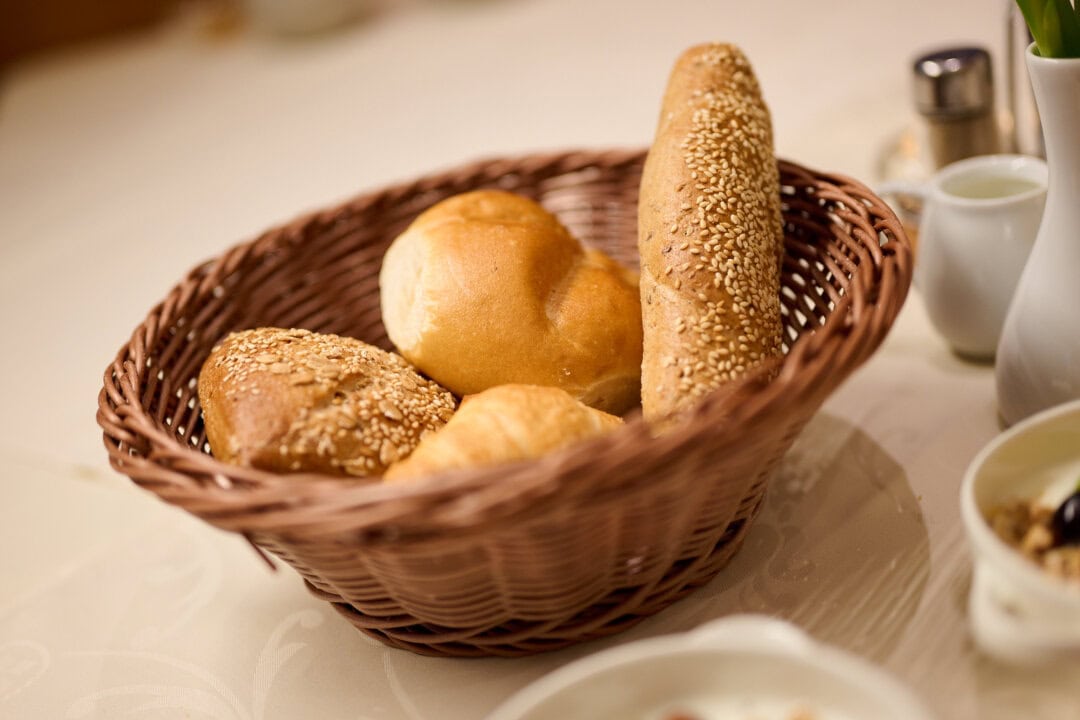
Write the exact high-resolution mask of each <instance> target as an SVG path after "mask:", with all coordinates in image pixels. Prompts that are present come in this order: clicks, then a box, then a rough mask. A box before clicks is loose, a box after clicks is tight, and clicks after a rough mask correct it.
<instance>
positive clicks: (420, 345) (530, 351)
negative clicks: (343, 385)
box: [379, 191, 641, 413]
mask: <svg viewBox="0 0 1080 720" xmlns="http://www.w3.org/2000/svg"><path fill="white" fill-rule="evenodd" d="M379 285H380V291H381V294H382V310H383V320H384V324H385V325H386V330H387V334H388V335H389V336H390V339H391V340H392V341H393V343H394V345H395V346H396V347H397V348H398V350H399V351H400V352H401V354H402V355H404V356H405V357H406V358H407V359H408V360H409V361H410V362H412V363H413V364H414V365H416V366H417V367H418V368H420V369H421V370H422V371H423V372H424V373H426V374H427V375H429V376H430V377H432V378H434V379H435V380H437V381H438V382H439V383H441V384H442V385H443V386H445V387H447V388H449V389H450V390H452V391H453V392H454V393H456V394H458V395H468V394H474V393H478V392H480V391H482V390H485V389H486V388H489V387H493V386H496V385H505V384H508V383H525V384H533V385H549V386H553V387H561V388H563V389H565V390H566V391H567V392H569V393H570V394H571V395H573V396H574V397H576V398H578V399H580V400H581V401H582V402H585V403H586V404H588V405H591V406H593V407H597V408H600V409H603V410H607V411H610V412H615V413H621V412H624V411H626V410H628V409H629V408H630V407H632V406H634V405H636V404H637V402H638V397H639V388H640V373H641V306H640V299H639V295H638V289H637V278H636V273H634V272H632V271H628V270H627V269H625V268H623V267H622V266H620V265H618V263H616V262H615V261H614V260H612V259H610V258H608V257H607V256H605V255H604V254H603V253H601V252H599V251H596V250H585V249H584V248H583V247H582V246H581V243H579V242H578V241H577V240H576V239H574V238H573V237H572V236H571V235H570V233H569V232H567V230H566V228H564V227H563V226H562V224H561V223H559V221H558V220H557V219H556V218H555V216H553V215H552V214H551V213H549V212H547V211H546V210H544V209H543V208H542V207H541V206H540V205H538V204H537V203H535V202H533V201H531V200H529V199H527V198H524V197H520V196H517V195H513V194H511V193H506V192H499V191H477V192H470V193H465V194H463V195H458V196H455V197H452V198H449V199H447V200H444V201H442V202H440V203H438V204H437V205H435V206H433V207H432V208H430V209H428V210H427V211H425V212H424V213H423V214H421V215H420V216H419V217H418V218H417V219H416V220H415V221H414V222H413V223H412V225H410V226H409V228H408V229H407V230H406V231H405V232H404V233H403V234H402V235H401V236H399V237H398V238H397V239H396V240H395V241H394V243H393V244H392V245H391V247H390V249H389V250H388V251H387V253H386V256H385V258H384V260H383V266H382V271H381V273H380V275H379Z"/></svg>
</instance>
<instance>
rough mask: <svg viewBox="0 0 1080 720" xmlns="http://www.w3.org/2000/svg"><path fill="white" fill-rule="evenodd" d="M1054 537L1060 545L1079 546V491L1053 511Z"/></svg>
mask: <svg viewBox="0 0 1080 720" xmlns="http://www.w3.org/2000/svg"><path fill="white" fill-rule="evenodd" d="M1052 522H1053V527H1054V537H1056V538H1057V541H1058V543H1059V544H1061V545H1080V490H1078V491H1077V492H1074V493H1073V494H1072V495H1070V496H1069V497H1067V498H1066V499H1065V502H1063V503H1061V505H1060V506H1058V509H1057V510H1055V511H1054V519H1053V521H1052Z"/></svg>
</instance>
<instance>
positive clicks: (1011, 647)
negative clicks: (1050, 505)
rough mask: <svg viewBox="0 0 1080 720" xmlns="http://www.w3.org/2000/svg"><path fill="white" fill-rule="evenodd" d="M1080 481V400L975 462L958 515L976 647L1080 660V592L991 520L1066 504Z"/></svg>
mask: <svg viewBox="0 0 1080 720" xmlns="http://www.w3.org/2000/svg"><path fill="white" fill-rule="evenodd" d="M1078 479H1080V401H1075V402H1070V403H1066V404H1064V405H1059V406H1057V407H1054V408H1051V409H1049V410H1046V411H1044V412H1041V413H1039V414H1037V415H1034V416H1032V417H1030V418H1028V419H1027V420H1025V421H1024V422H1021V423H1019V424H1017V425H1016V426H1014V427H1013V428H1011V429H1010V430H1009V431H1008V432H1005V433H1003V434H1001V435H999V436H998V437H997V438H995V439H994V440H993V441H992V442H991V443H990V444H989V445H987V446H986V447H985V448H983V450H982V451H981V452H980V453H979V454H978V455H977V456H976V457H975V459H974V460H972V462H971V465H970V466H969V467H968V469H967V473H966V474H965V476H964V482H963V485H962V486H961V490H960V511H961V516H962V517H963V521H964V527H965V529H966V530H967V536H968V540H969V542H970V543H971V548H972V551H973V555H974V562H975V568H974V575H973V577H972V585H971V594H970V597H969V604H968V612H969V616H970V621H971V629H972V635H973V636H974V639H975V642H976V644H977V645H978V646H979V648H981V649H982V650H983V651H984V652H986V653H987V654H989V655H991V656H993V657H995V658H998V659H1000V660H1004V661H1008V662H1016V663H1030V662H1038V661H1050V660H1060V659H1063V658H1072V659H1075V660H1080V586H1078V585H1077V584H1076V583H1068V582H1065V581H1064V580H1061V579H1060V578H1056V577H1054V576H1052V575H1050V574H1048V573H1046V572H1044V571H1043V570H1042V569H1041V568H1039V567H1038V566H1037V565H1036V564H1035V563H1033V562H1031V561H1030V560H1028V559H1027V558H1025V557H1023V556H1022V555H1021V554H1020V553H1019V552H1018V551H1017V550H1015V549H1014V548H1012V547H1010V546H1009V545H1008V544H1006V543H1005V542H1004V541H1002V540H1001V539H1000V538H998V536H997V535H996V534H995V533H994V531H993V530H992V529H991V528H990V525H989V524H988V523H987V520H986V517H987V513H989V511H990V510H991V509H993V508H994V507H995V506H997V505H1000V504H1001V503H1003V502H1007V501H1008V500H1010V499H1013V498H1017V497H1020V498H1035V497H1038V496H1040V495H1043V494H1044V493H1048V494H1050V495H1052V496H1056V497H1057V498H1058V499H1063V498H1064V497H1066V496H1067V495H1068V494H1069V493H1070V491H1071V488H1074V487H1075V484H1076V482H1077V480H1078Z"/></svg>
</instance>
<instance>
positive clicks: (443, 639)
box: [98, 151, 911, 656]
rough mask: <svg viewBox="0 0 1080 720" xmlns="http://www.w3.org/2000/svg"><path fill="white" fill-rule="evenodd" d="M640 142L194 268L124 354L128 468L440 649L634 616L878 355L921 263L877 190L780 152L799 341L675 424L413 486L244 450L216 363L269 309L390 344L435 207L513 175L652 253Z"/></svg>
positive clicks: (351, 614) (707, 548)
mask: <svg viewBox="0 0 1080 720" xmlns="http://www.w3.org/2000/svg"><path fill="white" fill-rule="evenodd" d="M643 159H644V153H643V152H641V151H608V152H572V153H560V154H549V155H533V156H526V157H519V158H508V159H497V160H490V161H484V162H478V163H474V164H470V165H468V166H465V167H461V168H458V169H456V170H453V171H449V172H444V173H441V174H438V175H433V176H430V177H425V178H422V179H420V180H417V181H415V182H411V183H407V184H402V185H398V186H395V187H390V188H387V189H384V190H381V191H378V192H374V193H370V194H366V195H363V196H360V197H358V198H356V199H354V200H352V201H349V202H347V203H345V204H343V205H341V206H338V207H335V208H332V209H329V210H326V211H323V212H318V213H315V214H312V215H309V216H306V217H303V218H301V219H299V220H297V221H295V222H293V223H291V224H288V225H286V226H283V227H279V228H276V229H274V230H271V231H269V232H267V233H265V234H263V235H262V236H260V237H258V238H256V239H255V240H253V241H251V242H249V243H245V244H242V245H239V246H237V247H234V248H233V249H231V250H229V251H228V252H226V253H225V254H223V255H222V256H220V257H218V258H216V259H214V260H212V261H209V262H207V263H205V264H203V265H200V266H199V267H197V268H195V269H194V270H192V271H191V273H190V274H188V276H187V277H186V278H184V280H183V281H182V282H180V284H179V285H177V286H176V287H175V288H174V289H173V290H172V292H170V293H169V295H168V296H167V297H166V298H165V300H164V301H162V302H161V303H160V304H159V305H158V306H156V307H155V308H153V309H152V310H151V311H150V313H149V315H148V316H147V318H146V320H145V321H144V322H143V324H142V325H140V326H139V327H138V328H137V329H136V330H135V332H134V334H133V336H132V338H131V340H130V342H129V343H128V344H126V345H125V346H124V347H123V348H122V349H121V350H120V352H119V354H118V356H117V358H116V360H115V361H114V362H113V363H112V364H111V365H110V366H109V367H108V368H107V369H106V372H105V378H104V388H103V389H102V391H101V394H100V397H99V411H98V422H99V424H100V425H101V426H102V428H103V429H104V432H105V445H106V448H107V449H108V452H109V456H110V460H111V462H112V465H113V467H115V468H116V469H117V470H118V471H119V472H121V473H124V474H126V475H128V476H129V477H131V479H132V480H133V481H135V482H136V483H137V484H138V485H140V486H141V487H143V488H145V489H147V490H150V491H152V492H154V493H156V494H157V495H158V496H159V497H160V498H162V499H163V500H165V501H166V502H169V503H171V504H174V505H176V506H179V507H181V508H184V509H185V510H187V511H189V512H191V513H193V514H195V515H197V516H198V517H200V518H202V519H203V520H205V521H206V522H208V523H211V524H212V525H215V526H217V527H219V528H223V529H225V530H230V531H235V532H238V533H242V534H243V535H244V536H245V537H247V538H248V539H249V540H250V541H251V542H252V543H253V544H254V545H255V546H256V547H258V548H261V549H262V550H265V551H268V552H269V553H272V554H273V555H276V556H277V557H279V558H281V559H282V560H284V561H285V562H287V563H288V564H290V565H291V566H293V567H294V568H295V569H296V570H297V571H298V572H299V573H300V574H301V575H302V576H303V577H304V579H305V581H306V583H307V584H308V587H309V588H310V589H311V590H312V592H314V593H315V595H317V596H318V597H320V598H323V599H325V600H327V601H329V602H331V603H332V604H333V605H334V607H335V608H336V609H337V610H338V611H339V612H340V613H342V615H344V616H345V617H346V618H348V620H349V621H350V622H352V624H353V625H355V626H356V627H357V628H359V629H360V630H362V631H363V632H366V633H368V634H370V635H372V636H375V637H377V638H379V639H380V640H382V641H383V642H385V643H387V644H389V645H392V646H395V647H402V648H407V649H410V650H413V651H416V652H420V653H425V654H436V655H448V656H474V655H507V656H513V655H522V654H527V653H534V652H540V651H545V650H551V649H555V648H559V647H563V646H565V645H568V644H571V643H574V642H580V641H583V640H588V639H591V638H596V637H601V636H604V635H608V634H611V633H614V632H618V631H620V630H622V629H625V628H627V627H629V626H630V625H632V624H633V623H635V622H637V621H638V620H640V619H642V618H644V617H647V616H648V615H650V614H652V613H655V612H657V611H659V610H661V609H663V608H664V607H666V606H667V605H669V604H670V603H672V602H673V601H675V600H676V599H678V598H679V597H681V596H683V595H685V594H686V593H687V592H689V591H690V590H692V589H693V588H695V587H697V586H699V585H701V584H703V583H705V582H706V581H708V580H710V579H711V578H712V577H713V576H714V575H715V574H716V573H717V571H718V570H720V568H722V567H723V566H724V564H725V563H727V562H728V560H729V559H730V558H731V557H732V555H734V553H735V552H736V551H737V550H738V548H739V546H740V545H741V543H742V540H743V537H744V535H745V533H746V532H747V530H748V529H749V527H750V524H751V521H752V520H753V518H754V516H755V514H756V513H757V511H758V509H759V507H760V505H761V502H762V498H763V495H764V492H765V485H766V478H767V476H768V474H769V471H770V470H771V469H772V467H773V466H774V465H775V464H776V463H777V461H778V460H779V459H780V457H781V456H782V455H783V453H784V452H785V451H786V450H787V448H788V447H789V446H790V444H791V443H792V441H793V440H794V438H795V436H796V435H797V434H798V433H799V431H800V430H801V429H802V427H803V426H804V425H805V423H806V422H807V421H808V420H809V418H810V417H811V416H812V415H813V413H814V412H816V410H817V409H818V408H819V407H820V405H821V403H822V402H823V401H824V400H825V398H826V397H827V396H828V394H829V393H830V392H831V391H832V390H833V389H835V388H836V386H837V385H838V384H839V383H840V382H841V381H842V380H843V379H844V378H845V377H846V376H847V375H848V374H849V373H850V372H851V371H852V370H853V369H854V368H855V367H857V366H858V365H859V364H860V363H862V362H863V361H864V360H866V358H867V357H869V356H870V354H871V353H872V352H873V351H874V350H875V349H876V348H877V346H878V345H879V343H880V342H881V340H882V339H883V338H884V336H885V334H886V332H887V331H888V328H889V326H890V325H891V323H892V321H893V319H894V318H895V316H896V314H897V313H898V312H899V310H900V307H901V305H902V304H903V301H904V298H905V296H906V293H907V290H908V286H909V284H910V279H911V254H910V250H909V247H908V244H907V240H906V239H905V237H904V235H903V231H902V230H901V227H900V224H899V222H898V221H897V220H896V218H895V216H894V215H893V213H892V212H891V211H890V210H889V208H888V207H887V206H886V205H885V204H884V203H882V202H881V201H880V200H879V199H878V198H876V197H875V196H874V195H872V194H871V193H870V192H869V191H868V190H867V189H866V188H865V187H864V186H862V185H861V184H859V183H857V182H855V181H852V180H849V179H846V178H842V177H838V176H832V175H825V174H819V173H813V172H810V171H808V170H806V169H804V168H801V167H799V166H797V165H794V164H792V163H788V162H783V161H781V163H780V172H781V183H782V185H783V196H784V197H783V201H784V219H785V225H786V231H785V232H786V247H787V256H786V259H785V261H784V268H783V280H782V288H783V289H782V305H783V313H784V323H785V333H786V343H785V344H786V348H787V353H786V355H785V356H784V359H783V362H782V363H781V364H780V366H779V368H778V370H777V369H775V368H774V370H776V372H774V373H771V374H772V375H774V376H775V377H773V379H772V380H770V381H765V380H764V379H761V378H750V379H748V380H747V381H745V382H743V383H741V384H739V385H738V386H737V387H736V388H734V389H733V390H729V391H728V392H725V393H722V394H721V393H716V394H714V395H712V396H710V397H709V398H707V399H706V400H705V401H704V402H702V403H701V404H700V405H699V406H698V407H696V408H695V410H694V412H693V413H692V414H691V415H690V416H689V417H688V418H686V419H685V420H684V421H681V422H680V424H679V425H678V426H677V427H675V428H673V429H672V430H671V431H670V432H668V433H667V434H665V435H663V436H661V437H658V438H653V437H651V435H650V433H649V431H648V428H647V427H646V425H645V423H644V422H643V421H642V420H641V419H640V417H639V416H635V417H633V418H631V419H629V421H628V423H627V424H626V426H625V427H623V428H621V429H620V430H618V431H617V432H614V433H612V434H610V435H608V436H605V437H601V438H597V439H595V440H593V441H590V442H587V443H585V444H582V445H578V446H575V447H572V448H568V449H567V450H565V451H562V452H558V453H553V454H551V455H549V456H546V457H543V458H541V459H539V460H535V461H530V462H522V463H516V464H513V465H507V466H502V467H497V468H486V469H472V470H463V471H457V472H453V473H448V474H446V475H443V476H440V477H438V478H436V479H433V480H431V481H429V482H423V483H417V484H413V485H408V484H406V485H393V486H384V485H378V484H376V485H357V484H353V483H347V482H346V483H343V482H342V481H341V480H340V479H335V478H329V477H325V476H319V475H303V476H296V475H292V476H279V475H274V474H272V473H267V472H263V471H259V470H254V469H250V468H241V467H235V466H230V465H225V464H223V463H220V462H218V461H217V460H215V459H214V458H213V457H212V456H211V455H210V454H209V448H208V447H207V445H206V442H205V436H204V431H203V426H202V419H201V413H200V408H199V404H198V397H197V394H196V385H195V382H196V377H197V376H198V372H199V369H200V366H201V364H202V362H203V360H204V359H205V358H206V356H207V355H208V354H209V352H210V349H211V348H212V347H213V345H214V344H215V343H216V342H217V341H219V340H220V339H221V338H222V337H223V336H224V335H225V334H226V333H228V332H230V331H232V330H236V329H242V328H248V327H257V326H265V325H273V326H282V327H304V328H308V329H311V330H316V331H320V332H332V333H338V334H343V335H351V336H354V337H357V338H360V339H362V340H365V341H367V342H370V343H373V344H375V345H379V346H380V347H383V348H389V347H390V345H389V341H388V340H387V337H386V333H385V330H384V328H383V326H382V321H381V318H380V313H379V299H378V298H379V296H378V273H379V266H380V262H381V259H382V255H383V253H384V251H385V250H386V248H387V246H388V245H389V243H390V242H391V241H392V240H393V239H394V237H396V236H397V234H398V233H400V232H401V231H402V230H403V229H404V228H405V227H406V226H407V225H408V223H409V222H410V221H411V220H412V219H413V218H414V217H415V216H416V215H417V214H418V213H419V212H421V211H422V210H424V209H426V208H427V207H429V206H430V205H432V204H433V203H435V202H437V201H439V200H441V199H443V198H445V197H448V196H450V195H453V194H455V193H459V192H464V191H467V190H473V189H478V188H491V187H497V188H502V189H505V190H510V191H513V192H517V193H521V194H523V195H527V196H529V197H532V198H534V199H536V200H539V201H540V202H541V203H542V204H543V205H545V206H546V207H547V208H548V209H549V210H552V211H553V212H555V213H556V214H557V215H558V216H559V217H560V219H561V220H562V221H563V222H564V223H565V224H566V225H567V227H568V228H569V229H570V230H571V232H573V233H574V234H575V235H576V236H577V237H579V238H581V239H582V240H584V241H585V242H586V243H588V244H591V245H593V246H596V247H599V248H601V249H604V250H606V251H607V252H609V253H610V254H612V255H613V256H614V257H616V258H617V259H619V260H621V261H623V262H625V263H627V264H629V265H636V263H637V243H636V236H637V193H638V184H639V181H640V176H641V166H642V162H643Z"/></svg>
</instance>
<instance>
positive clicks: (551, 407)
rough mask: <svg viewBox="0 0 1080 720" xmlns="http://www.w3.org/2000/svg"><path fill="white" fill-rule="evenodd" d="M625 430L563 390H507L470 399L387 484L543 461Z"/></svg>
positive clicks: (422, 443)
mask: <svg viewBox="0 0 1080 720" xmlns="http://www.w3.org/2000/svg"><path fill="white" fill-rule="evenodd" d="M621 424H622V420H621V419H620V418H618V417H615V416H614V415H609V414H607V413H605V412H601V411H600V410H595V409H593V408H590V407H588V406H587V405H583V404H581V403H580V402H578V401H577V400H575V399H574V398H572V397H570V395H569V394H567V393H566V391H564V390H560V389H558V388H552V387H540V386H536V385H501V386H499V387H493V388H490V389H488V390H485V391H484V392H482V393H480V394H478V395H470V396H468V397H466V398H465V399H464V400H463V401H462V403H461V408H460V409H459V410H458V411H457V413H456V414H455V415H454V417H453V418H451V419H450V422H448V423H447V424H446V426H445V427H443V429H442V430H439V431H438V432H434V433H431V434H430V435H427V436H425V437H424V439H423V440H421V441H420V444H419V445H418V446H417V447H416V450H414V451H413V454H412V455H410V456H409V457H408V458H406V459H405V460H402V461H401V462H399V463H397V464H395V465H393V466H392V467H391V468H390V470H389V471H387V473H386V480H387V481H390V482H398V481H405V480H412V479H414V478H417V477H421V476H423V475H429V474H431V473H435V472H439V471H442V470H451V469H454V468H464V467H474V466H480V465H493V464H495V463H501V462H510V461H512V460H524V459H526V458H533V457H539V456H540V455H543V454H544V453H547V452H550V451H552V450H555V449H556V448H560V447H563V446H566V445H569V444H570V443H573V442H576V441H579V440H584V439H585V438H588V437H592V436H594V435H599V434H601V433H605V432H608V431H609V430H612V429H614V428H616V427H618V426H619V425H621Z"/></svg>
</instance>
